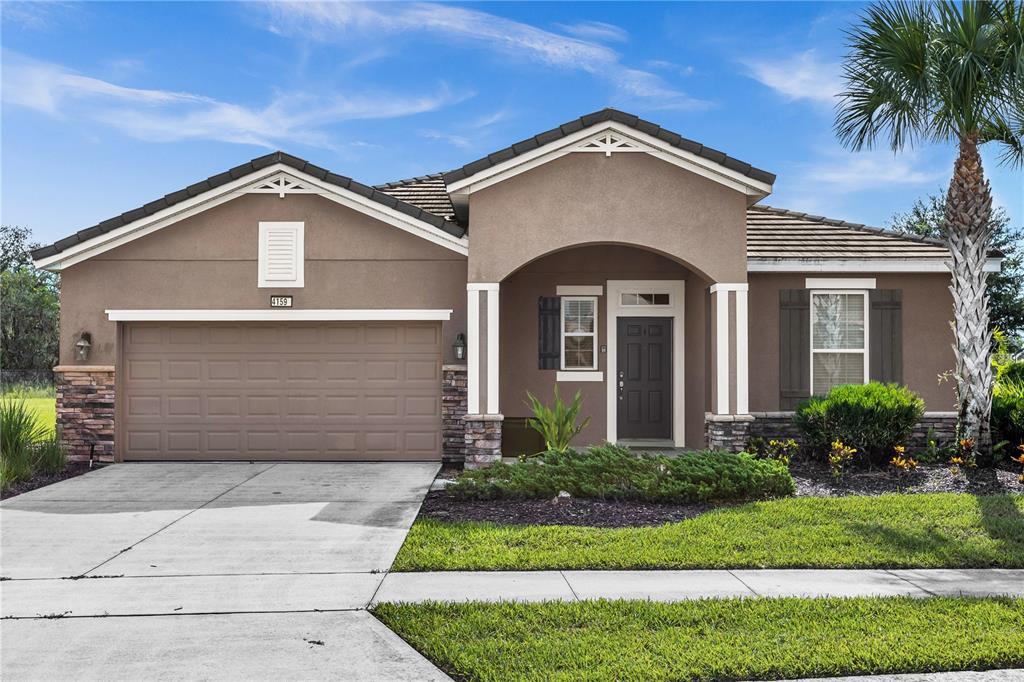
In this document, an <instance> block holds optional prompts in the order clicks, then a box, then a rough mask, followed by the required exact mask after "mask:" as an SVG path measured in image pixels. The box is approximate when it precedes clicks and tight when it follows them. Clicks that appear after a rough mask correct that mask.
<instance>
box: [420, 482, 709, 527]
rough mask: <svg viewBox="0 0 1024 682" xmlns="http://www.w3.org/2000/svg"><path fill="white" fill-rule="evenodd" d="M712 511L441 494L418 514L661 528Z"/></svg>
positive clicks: (695, 507)
mask: <svg viewBox="0 0 1024 682" xmlns="http://www.w3.org/2000/svg"><path fill="white" fill-rule="evenodd" d="M709 509H714V505H710V504H652V503H645V502H607V501H604V500H584V499H580V498H573V499H570V500H564V501H563V500H559V501H558V502H557V503H556V502H553V501H552V500H458V499H455V498H454V497H452V496H451V495H448V494H447V493H445V492H444V491H443V490H438V491H434V492H432V493H429V494H428V495H427V499H426V500H424V501H423V507H422V508H421V509H420V514H421V515H423V516H429V517H430V518H433V519H437V520H439V521H490V522H492V523H500V524H504V525H510V524H515V525H545V526H591V527H595V528H625V527H639V526H660V525H662V524H665V523H672V522H674V521H682V520H684V519H692V518H693V517H694V516H698V515H699V514H703V513H704V512H706V511H708V510H709Z"/></svg>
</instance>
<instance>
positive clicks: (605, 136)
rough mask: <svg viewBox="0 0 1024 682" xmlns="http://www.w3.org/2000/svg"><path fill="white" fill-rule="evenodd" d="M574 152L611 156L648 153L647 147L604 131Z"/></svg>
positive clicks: (577, 147)
mask: <svg viewBox="0 0 1024 682" xmlns="http://www.w3.org/2000/svg"><path fill="white" fill-rule="evenodd" d="M572 151H574V152H604V155H605V156H611V155H612V154H614V153H615V152H649V151H651V150H650V149H648V148H647V147H644V146H642V145H641V144H640V143H638V142H635V141H634V140H630V139H628V138H626V137H623V136H622V135H619V134H617V133H615V132H612V131H610V130H609V131H605V132H603V133H601V134H600V135H598V136H597V137H593V138H591V139H589V140H587V141H586V142H583V143H581V144H579V145H577V146H576V147H574V148H573V150H572Z"/></svg>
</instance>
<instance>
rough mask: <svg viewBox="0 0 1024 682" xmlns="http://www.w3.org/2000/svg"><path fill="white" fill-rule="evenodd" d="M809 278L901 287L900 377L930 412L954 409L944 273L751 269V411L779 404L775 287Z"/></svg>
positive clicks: (795, 286)
mask: <svg viewBox="0 0 1024 682" xmlns="http://www.w3.org/2000/svg"><path fill="white" fill-rule="evenodd" d="M808 276H810V277H874V278H875V284H876V286H877V288H879V289H902V290H903V381H904V383H906V384H907V386H909V387H910V388H911V389H913V390H914V391H917V392H918V393H919V394H920V395H921V397H922V398H924V401H925V406H926V408H927V409H928V410H930V411H938V412H944V411H948V410H952V409H954V408H953V386H952V384H950V382H948V381H946V382H943V383H939V379H938V377H939V375H940V374H942V373H943V372H946V371H948V370H951V369H953V366H954V359H953V349H952V346H951V344H952V342H953V332H952V329H951V328H950V326H949V321H950V320H951V319H952V312H953V299H952V296H951V295H950V293H949V289H948V286H949V275H947V274H941V273H936V274H930V273H929V274H873V273H864V274H856V275H849V274H831V275H830V274H828V273H820V274H819V273H815V274H811V275H795V274H764V273H751V274H750V410H751V411H753V412H765V411H774V410H778V409H779V290H780V289H803V288H805V283H806V278H807V277H808Z"/></svg>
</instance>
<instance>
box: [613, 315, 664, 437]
mask: <svg viewBox="0 0 1024 682" xmlns="http://www.w3.org/2000/svg"><path fill="white" fill-rule="evenodd" d="M618 346H619V350H618V374H619V375H618V377H616V381H617V382H618V401H619V426H618V437H619V438H620V439H641V438H644V439H646V438H657V439H668V438H672V318H669V317H620V318H618Z"/></svg>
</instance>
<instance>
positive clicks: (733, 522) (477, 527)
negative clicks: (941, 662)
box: [392, 493, 1024, 571]
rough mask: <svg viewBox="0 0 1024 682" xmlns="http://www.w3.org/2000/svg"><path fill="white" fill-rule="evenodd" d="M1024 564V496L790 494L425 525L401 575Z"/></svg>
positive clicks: (408, 548)
mask: <svg viewBox="0 0 1024 682" xmlns="http://www.w3.org/2000/svg"><path fill="white" fill-rule="evenodd" d="M992 566H999V567H1006V568H1022V567H1024V495H990V496H975V495H966V494H954V493H942V494H919V495H882V496H878V497H853V496H851V497H836V498H811V497H804V498H789V499H784V500H773V501H770V502H754V503H750V504H745V505H742V506H737V507H731V508H725V509H719V510H716V511H713V512H709V513H707V514H703V515H701V516H698V517H696V518H693V519H688V520H686V521H682V522H680V523H672V524H666V525H664V526H658V527H654V528H611V529H605V528H584V527H578V526H498V525H495V524H487V523H447V522H440V521H435V520H431V519H419V520H418V521H417V522H416V523H415V524H414V525H413V527H412V530H411V532H410V533H409V536H408V537H407V538H406V541H405V544H404V545H403V546H402V550H401V551H400V552H399V554H398V557H397V559H396V560H395V564H394V566H393V567H392V570H394V571H429V570H512V569H570V568H598V569H630V568H648V569H651V568H807V567H827V568H872V567H873V568H926V567H928V568H931V567H936V568H937V567H949V568H967V567H992Z"/></svg>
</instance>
